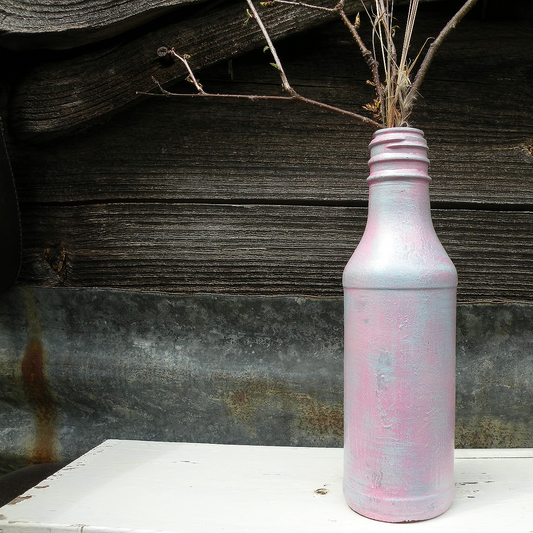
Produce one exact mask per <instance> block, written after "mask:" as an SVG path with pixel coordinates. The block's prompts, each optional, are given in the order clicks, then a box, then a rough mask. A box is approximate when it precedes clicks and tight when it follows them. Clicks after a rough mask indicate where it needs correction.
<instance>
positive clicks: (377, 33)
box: [139, 0, 477, 128]
mask: <svg viewBox="0 0 533 533" xmlns="http://www.w3.org/2000/svg"><path fill="white" fill-rule="evenodd" d="M345 1H346V0H338V1H337V4H336V5H335V6H334V7H323V6H317V5H313V4H308V3H307V2H301V1H299V0H267V1H264V2H260V5H262V6H263V7H269V6H273V5H275V4H289V5H295V6H300V7H304V8H309V9H319V10H322V11H327V12H330V13H335V14H338V15H339V16H340V18H341V20H342V21H343V23H344V25H345V26H346V27H347V28H348V30H349V31H350V33H351V35H352V37H353V39H354V41H355V42H356V44H357V46H358V47H359V50H360V51H361V54H362V56H363V58H364V60H365V62H366V63H367V65H368V67H369V69H370V71H371V73H372V80H373V81H372V83H371V84H372V85H373V86H374V88H375V91H376V96H377V98H376V99H375V100H374V103H373V104H367V105H366V106H364V108H365V109H367V110H370V111H372V113H373V114H374V117H375V118H377V119H380V120H381V124H380V123H378V122H377V121H376V120H372V119H370V118H368V117H365V116H363V115H360V114H358V113H354V112H352V111H347V110H345V109H342V108H339V107H336V106H333V105H329V104H326V103H324V102H319V101H317V100H312V99H310V98H306V97H305V96H302V95H300V94H299V93H298V92H297V91H296V90H295V89H294V88H293V87H292V86H291V84H290V83H289V80H288V77H287V75H286V73H285V70H284V68H283V65H282V63H281V61H280V59H279V56H278V54H277V51H276V48H275V47H274V43H273V42H272V39H271V38H270V35H269V33H268V31H267V29H266V27H265V25H264V23H263V21H262V19H261V17H260V15H259V13H258V11H257V9H256V7H255V5H254V3H253V0H246V2H247V4H248V7H249V10H248V16H249V18H253V19H254V20H255V21H256V22H257V24H258V26H259V29H260V30H261V33H262V34H263V37H264V38H265V41H266V43H267V46H268V49H270V53H271V54H272V57H273V59H274V63H273V65H274V66H275V67H276V69H277V70H278V72H279V75H280V78H281V85H282V88H283V90H284V91H285V93H287V96H269V95H235V94H213V93H207V92H206V91H205V90H204V89H203V87H202V85H201V84H200V83H199V81H198V80H197V78H196V77H195V75H194V73H193V70H192V68H191V66H190V64H189V62H188V59H189V56H187V55H180V54H178V53H177V52H176V51H175V50H174V48H172V49H170V50H167V49H166V48H164V47H163V48H161V49H160V50H158V54H159V55H160V56H161V57H164V56H165V55H170V56H171V57H173V58H175V59H178V60H179V61H181V62H182V63H183V65H184V66H185V68H186V70H187V72H188V80H189V81H190V82H191V83H192V84H193V85H194V86H195V88H196V90H197V94H176V93H171V92H169V91H167V90H165V89H163V87H161V85H160V84H159V82H157V80H154V81H155V83H156V84H157V85H158V87H159V89H160V91H161V93H160V95H161V96H166V97H207V98H233V99H241V100H251V101H255V100H284V101H296V102H300V103H303V104H306V105H310V106H312V107H316V108H319V109H322V110H325V111H329V112H332V113H336V114H339V115H343V116H348V117H350V118H352V119H355V120H357V121H359V122H362V123H363V124H368V125H370V126H373V127H374V128H383V127H395V126H405V125H407V119H408V117H409V115H410V114H411V111H412V108H413V104H414V102H415V100H416V97H417V95H418V91H419V89H420V85H421V84H422V81H423V80H424V78H425V75H426V73H427V71H428V68H429V66H430V64H431V62H432V60H433V58H434V57H435V53H436V52H437V50H438V48H439V47H440V45H441V44H442V42H443V41H444V39H446V37H447V36H448V34H449V33H450V32H451V31H452V30H453V29H454V28H455V27H456V26H457V24H458V23H459V22H460V21H461V20H462V19H463V17H464V16H465V15H466V14H467V13H468V12H469V11H470V9H472V7H473V6H474V5H475V4H476V2H477V0H467V1H466V2H465V4H464V5H463V7H462V8H461V9H460V10H459V11H458V12H457V13H456V14H455V15H454V17H452V19H451V20H450V21H449V22H448V24H446V26H445V27H444V28H443V29H442V31H441V32H440V34H439V35H438V37H437V38H436V39H435V40H434V41H433V43H432V44H431V45H430V46H429V48H428V51H427V52H426V55H425V57H424V59H423V61H422V63H421V65H420V68H419V69H418V72H417V74H416V76H415V78H414V81H413V82H411V77H410V75H411V71H412V70H413V67H414V65H415V64H416V62H417V59H418V57H419V56H420V55H421V53H422V51H420V52H419V54H418V56H417V57H416V58H415V59H414V61H410V60H409V58H408V52H409V48H410V44H411V37H412V35H413V28H414V22H415V18H416V13H417V9H418V4H419V0H410V3H409V13H408V16H407V25H406V29H405V34H404V40H403V45H402V53H401V56H400V61H399V62H398V58H397V52H396V47H395V44H394V32H395V28H396V26H395V25H394V14H393V8H394V0H374V2H375V3H374V8H373V9H374V10H373V11H372V13H370V12H369V10H368V9H367V7H366V5H365V3H364V1H362V5H363V7H364V8H365V10H366V12H367V14H368V16H369V17H370V20H371V21H372V25H373V35H374V40H373V52H372V51H370V50H369V49H368V48H367V46H366V45H365V43H364V42H363V40H362V39H361V36H360V35H359V26H360V16H359V14H358V15H357V17H356V19H355V21H354V22H352V21H351V20H350V19H349V17H348V15H347V14H346V11H345ZM376 38H377V39H378V40H379V43H380V52H381V58H382V61H383V66H382V72H383V78H381V73H380V64H379V62H378V60H377V59H376V56H377V53H376V48H377V47H376V45H375V39H376ZM160 51H161V53H160ZM369 83H370V82H369ZM139 94H151V95H153V93H139Z"/></svg>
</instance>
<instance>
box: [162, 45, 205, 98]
mask: <svg viewBox="0 0 533 533" xmlns="http://www.w3.org/2000/svg"><path fill="white" fill-rule="evenodd" d="M168 54H170V56H172V57H175V58H176V59H179V60H180V61H181V62H182V63H183V64H184V65H185V68H186V69H187V72H188V73H189V80H190V81H191V82H192V83H193V84H194V86H195V87H196V90H197V91H198V93H199V94H206V93H205V91H204V88H203V87H202V86H201V85H200V83H199V81H198V80H197V79H196V76H195V75H194V72H193V71H192V69H191V66H190V65H189V62H188V61H187V57H186V56H180V55H179V54H178V53H176V50H174V48H171V49H170V50H169V51H168ZM158 85H159V84H158ZM159 87H160V88H161V86H159Z"/></svg>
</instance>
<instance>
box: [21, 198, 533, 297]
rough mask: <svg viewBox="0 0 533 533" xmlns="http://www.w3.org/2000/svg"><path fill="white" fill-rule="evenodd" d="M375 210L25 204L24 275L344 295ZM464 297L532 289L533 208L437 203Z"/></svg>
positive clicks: (144, 286) (183, 289)
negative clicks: (345, 274)
mask: <svg viewBox="0 0 533 533" xmlns="http://www.w3.org/2000/svg"><path fill="white" fill-rule="evenodd" d="M365 218H366V209H365V208H360V207H353V208H350V207H331V206H301V205H300V206H297V205H286V206H279V205H228V204H220V205H214V204H196V203H195V204H183V203H146V202H143V203H139V204H128V203H124V204H122V203H116V204H107V205H105V204H104V205H79V206H39V207H37V206H32V208H31V209H29V210H26V211H25V212H24V216H23V220H24V224H25V225H24V234H25V235H26V239H25V247H24V248H25V257H24V264H23V269H22V273H21V281H22V282H23V283H29V284H33V283H35V282H38V283H39V285H43V286H51V287H101V288H111V287H113V288H122V289H136V290H148V291H150V290H161V289H164V290H165V291H166V292H169V293H199V292H208V293H224V294H256V295H258V294H260V295H304V296H315V297H317V296H320V297H331V296H340V295H341V294H342V285H341V276H342V270H343V268H344V265H345V264H346V262H347V261H348V259H349V258H350V255H351V253H352V251H353V249H354V248H355V246H356V244H357V241H358V239H359V238H360V236H361V234H362V231H363V228H364V223H365ZM433 218H434V223H435V227H436V230H437V233H438V234H439V236H440V238H441V241H442V242H443V244H444V245H445V247H446V248H447V250H448V252H449V254H450V256H451V257H452V260H453V261H454V262H455V264H456V266H457V269H458V272H459V277H460V280H461V282H460V287H459V300H460V301H469V302H472V301H478V300H498V301H504V300H514V301H517V300H531V299H533V254H532V253H531V250H532V249H533V232H532V231H531V228H532V227H533V212H494V211H484V210H466V209H461V210H457V209H446V210H441V209H436V210H433Z"/></svg>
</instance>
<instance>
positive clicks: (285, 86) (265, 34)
mask: <svg viewBox="0 0 533 533" xmlns="http://www.w3.org/2000/svg"><path fill="white" fill-rule="evenodd" d="M246 2H247V3H248V6H249V7H250V11H251V12H252V14H253V16H254V19H255V21H256V22H257V25H258V26H259V29H260V30H261V32H262V34H263V37H264V38H265V40H266V42H267V45H268V47H269V48H270V53H271V54H272V57H273V58H274V61H275V62H276V66H277V68H278V70H279V75H280V77H281V84H282V86H283V89H284V90H285V91H287V92H288V93H289V94H291V95H292V94H293V93H294V89H293V88H292V87H291V85H290V83H289V80H288V79H287V75H286V74H285V70H284V69H283V65H282V64H281V61H280V59H279V57H278V53H277V52H276V48H275V47H274V43H273V42H272V39H271V38H270V35H269V33H268V31H267V30H266V28H265V25H264V24H263V21H262V20H261V17H260V16H259V13H258V12H257V9H255V6H254V3H253V2H252V0H246Z"/></svg>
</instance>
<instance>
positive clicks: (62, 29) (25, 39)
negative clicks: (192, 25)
mask: <svg viewBox="0 0 533 533" xmlns="http://www.w3.org/2000/svg"><path fill="white" fill-rule="evenodd" d="M205 1H206V0H128V1H126V2H124V1H122V2H117V1H116V0H77V1H76V2H65V1H64V0H52V1H50V0H17V1H16V2H13V0H0V13H2V19H1V20H0V46H2V47H5V48H10V49H13V50H28V49H32V48H51V49H65V48H73V47H76V46H82V45H85V44H88V43H94V42H97V41H100V40H103V39H107V38H109V37H113V36H115V35H118V34H120V33H122V32H125V31H128V30H130V29H131V28H135V27H137V26H140V25H141V24H145V23H146V22H149V21H151V20H153V19H154V18H156V17H160V16H162V15H164V14H166V13H168V12H170V11H172V10H174V9H176V7H180V6H185V5H189V4H198V3H201V2H205Z"/></svg>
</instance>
